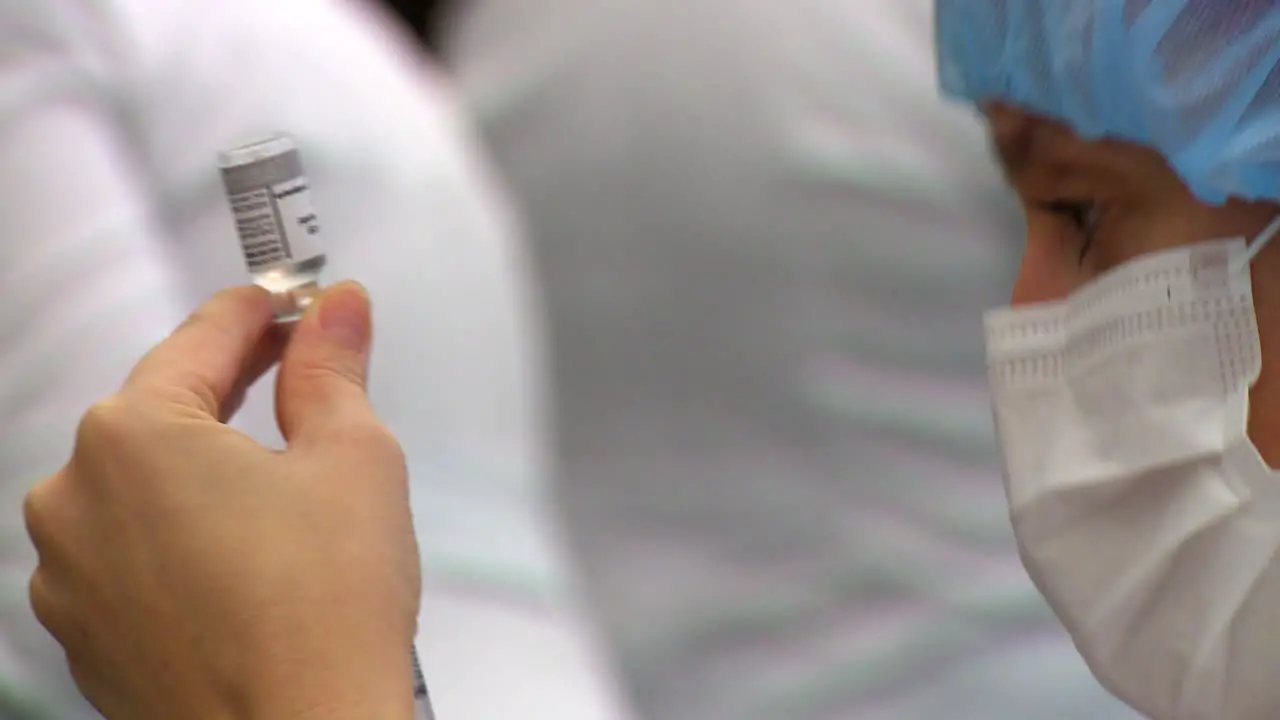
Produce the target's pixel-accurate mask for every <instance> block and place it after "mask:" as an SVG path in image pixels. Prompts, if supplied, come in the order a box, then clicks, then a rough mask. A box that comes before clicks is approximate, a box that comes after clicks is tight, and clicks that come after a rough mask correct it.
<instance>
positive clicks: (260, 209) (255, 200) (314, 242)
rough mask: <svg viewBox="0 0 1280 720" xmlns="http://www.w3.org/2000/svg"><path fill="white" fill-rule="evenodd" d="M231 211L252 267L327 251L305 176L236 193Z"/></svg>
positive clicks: (232, 198) (308, 257)
mask: <svg viewBox="0 0 1280 720" xmlns="http://www.w3.org/2000/svg"><path fill="white" fill-rule="evenodd" d="M231 211H232V213H233V214H234V215H235V221H236V234H238V235H239V236H240V244H241V246H242V247H243V249H244V259H245V263H246V264H248V266H249V269H250V270H259V269H262V268H266V267H269V266H271V265H276V264H278V263H281V262H286V261H301V260H308V259H310V258H313V257H316V256H317V255H320V254H322V253H323V250H322V249H321V247H320V243H319V235H320V222H319V219H318V218H317V217H316V213H315V210H314V209H313V208H312V206H311V195H310V189H309V188H308V186H307V182H306V180H304V179H302V178H298V179H295V180H291V181H289V182H286V183H282V184H279V185H271V186H267V187H265V188H262V189H260V190H252V191H250V192H246V193H239V194H236V195H232V196H231Z"/></svg>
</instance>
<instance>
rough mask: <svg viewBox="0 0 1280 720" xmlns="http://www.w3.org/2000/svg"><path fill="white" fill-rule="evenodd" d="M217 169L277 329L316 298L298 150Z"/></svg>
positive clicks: (282, 142) (416, 691)
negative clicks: (267, 293)
mask: <svg viewBox="0 0 1280 720" xmlns="http://www.w3.org/2000/svg"><path fill="white" fill-rule="evenodd" d="M218 165H219V168H220V169H221V171H222V184H223V187H224V188H225V189H226V193H227V201H228V202H229V203H230V205H231V212H232V215H233V216H234V217H235V224H236V234H237V235H239V237H240V246H241V249H242V250H243V251H244V261H245V265H246V266H247V267H248V268H249V275H250V276H251V277H252V279H253V282H254V284H256V285H258V286H259V287H262V288H264V289H266V290H267V291H269V292H270V293H271V297H272V302H273V304H274V308H275V315H276V322H278V323H289V322H294V321H296V320H298V319H299V318H301V317H302V314H303V313H304V312H305V311H306V309H307V307H308V306H309V305H311V303H312V301H314V300H315V297H316V295H318V294H319V293H320V271H321V270H323V269H324V266H325V254H324V248H323V247H322V246H321V244H320V222H319V219H318V218H317V217H316V213H315V210H314V208H312V206H311V191H310V187H311V186H310V184H309V183H308V182H307V177H306V174H305V173H304V172H303V170H302V158H301V156H300V154H299V153H298V147H297V145H296V144H295V143H294V141H293V139H292V138H290V137H289V136H288V135H283V134H278V135H273V136H270V137H268V138H266V139H264V140H262V141H260V142H255V143H252V144H250V145H244V146H242V147H238V148H235V149H232V150H228V151H226V152H222V153H219V155H218ZM410 661H411V663H412V665H413V698H414V706H415V708H416V710H417V717H418V720H435V713H434V712H433V711H432V709H431V698H430V697H429V696H428V694H427V683H426V680H425V678H423V675H422V666H421V665H420V664H419V662H418V651H417V650H416V649H414V650H413V651H412V652H411V658H410Z"/></svg>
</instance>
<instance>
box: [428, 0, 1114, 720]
mask: <svg viewBox="0 0 1280 720" xmlns="http://www.w3.org/2000/svg"><path fill="white" fill-rule="evenodd" d="M929 5H930V4H929V3H928V2H927V0H895V1H894V2H887V1H886V2H867V1H858V0H787V1H786V2H778V1H777V0H699V1H698V2H692V1H691V0H645V1H643V2H641V1H638V0H468V2H467V3H466V4H465V6H464V9H463V13H462V15H461V17H460V24H459V25H458V27H457V29H456V31H455V33H454V35H453V37H452V38H451V41H450V50H449V53H450V56H451V62H453V63H454V64H456V66H457V72H458V73H459V77H460V80H459V82H460V84H461V85H462V87H463V89H464V92H465V95H466V98H467V101H468V103H469V104H470V106H471V107H472V108H473V109H474V110H475V111H476V112H477V113H478V114H479V116H480V120H481V122H482V125H483V127H484V130H485V134H486V137H487V139H488V141H489V145H490V148H491V150H492V152H493V153H494V155H495V157H496V158H497V160H498V162H499V164H500V166H501V167H502V169H503V170H504V171H505V173H506V176H507V177H508V179H509V180H510V181H511V185H512V187H514V188H515V190H516V192H517V194H518V196H519V199H520V200H521V201H522V202H523V204H524V210H525V214H526V217H527V218H528V219H529V220H530V222H531V227H532V228H533V231H534V240H535V246H536V247H537V248H538V250H539V254H540V257H539V265H540V267H541V268H543V270H544V273H545V275H544V280H543V282H544V287H545V290H546V293H547V295H548V297H549V298H550V306H551V310H552V313H551V317H552V323H551V324H552V329H553V331H554V334H555V340H556V344H555V353H554V355H555V357H556V360H557V369H556V377H557V381H558V389H559V392H560V393H561V395H560V403H559V406H560V412H561V415H560V424H561V429H562V437H563V447H564V452H565V462H566V463H567V472H566V477H565V489H564V490H563V491H562V496H563V497H564V498H565V500H566V503H567V507H568V522H569V525H570V526H571V527H572V531H573V534H574V538H575V540H576V542H577V544H578V546H579V547H581V548H582V552H583V553H584V554H585V557H586V558H587V566H588V567H587V573H588V576H589V577H590V578H591V580H592V584H591V588H592V593H593V595H594V596H595V598H596V599H597V600H598V601H599V608H600V612H601V613H603V614H605V615H607V617H608V624H609V627H610V630H611V633H612V635H613V637H614V638H616V640H617V641H618V643H619V646H620V648H621V650H622V653H623V655H624V657H625V663H626V667H627V677H628V681H629V686H630V688H631V690H632V692H633V693H634V695H635V696H636V697H637V698H638V699H639V702H640V706H641V708H642V710H643V712H644V714H645V715H646V717H649V718H652V719H653V720H849V719H850V718H857V719H858V720H881V719H884V720H913V719H919V720H936V719H946V720H951V719H965V720H967V719H969V718H1037V719H1039V718H1045V719H1050V720H1053V719H1058V718H1061V719H1063V720H1077V719H1079V718H1088V719H1089V720H1115V719H1117V718H1131V717H1132V713H1131V712H1129V711H1127V710H1126V709H1124V708H1123V707H1121V706H1120V704H1119V703H1117V702H1116V701H1114V700H1113V699H1111V698H1110V697H1109V696H1108V695H1107V694H1106V693H1105V692H1104V691H1103V690H1102V689H1101V688H1099V687H1098V684H1097V682H1096V681H1095V680H1094V679H1093V678H1092V677H1091V676H1090V675H1089V673H1088V671H1087V670H1086V668H1085V666H1084V664H1083V663H1082V662H1081V660H1080V658H1079V655H1078V654H1077V653H1076V651H1075V650H1074V648H1073V647H1072V646H1071V644H1070V642H1069V641H1068V639H1067V636H1066V634H1065V633H1064V632H1063V631H1062V628H1061V627H1060V626H1059V624H1058V623H1057V621H1056V620H1055V619H1054V618H1053V616H1052V615H1051V613H1050V612H1049V611H1048V609H1047V608H1046V607H1045V605H1044V603H1043V601H1042V600H1041V599H1040V597H1039V596H1038V594H1037V593H1036V591H1035V589H1034V587H1033V586H1032V584H1031V583H1030V581H1029V580H1028V579H1027V577H1026V574H1025V572H1024V570H1023V568H1022V567H1021V565H1020V563H1019V562H1018V558H1017V556H1016V552H1015V545H1014V542H1013V537H1012V533H1011V531H1010V527H1009V519H1008V515H1007V509H1006V506H1005V499H1004V494H1003V491H1002V487H1001V482H1000V471H999V465H998V453H997V450H996V447H995V443H994V437H993V433H992V430H991V415H990V408H989V398H988V396H987V393H986V382H985V371H984V363H983V352H982V326H981V313H982V311H983V310H985V309H986V308H988V307H990V306H992V305H996V304H1000V303H1001V302H1003V301H1005V300H1006V299H1007V297H1008V289H1009V287H1010V284H1011V279H1012V276H1013V271H1014V267H1015V264H1016V260H1017V258H1018V255H1019V253H1020V238H1019V234H1020V232H1021V225H1020V218H1019V217H1018V213H1017V211H1016V207H1015V205H1014V203H1013V202H1012V198H1011V197H1010V196H1009V195H1008V193H1007V190H1005V189H1003V188H1002V184H1001V181H1000V178H999V176H998V173H997V172H996V170H995V168H994V167H993V164H992V162H991V161H990V159H989V156H988V151H987V147H986V142H985V139H984V137H983V134H982V130H981V128H980V127H979V125H978V123H977V122H976V121H975V119H974V118H973V117H972V116H971V115H969V114H968V113H966V112H965V111H963V110H959V109H955V108H950V107H947V106H944V105H943V104H942V103H941V102H940V101H939V100H938V97H937V90H936V80H935V77H934V67H935V63H934V59H933V49H932V28H931V21H930V7H929ZM467 8H470V9H469V10H468V9H467Z"/></svg>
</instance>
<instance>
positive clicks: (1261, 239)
mask: <svg viewBox="0 0 1280 720" xmlns="http://www.w3.org/2000/svg"><path fill="white" fill-rule="evenodd" d="M1277 233H1280V216H1277V217H1276V219H1275V220H1272V221H1271V224H1270V225H1268V226H1267V227H1266V229H1265V230H1263V231H1262V232H1261V233H1258V237H1257V238H1255V239H1254V241H1253V242H1252V243H1251V244H1250V245H1249V249H1248V250H1246V251H1245V253H1244V255H1243V256H1241V257H1240V260H1239V261H1238V262H1237V263H1236V267H1235V269H1236V270H1243V269H1245V268H1246V267H1248V266H1249V264H1250V263H1252V262H1253V259H1254V258H1256V257H1258V253H1260V252H1262V250H1263V249H1264V248H1266V247H1267V245H1269V244H1270V243H1271V241H1272V240H1273V239H1275V237H1276V234H1277Z"/></svg>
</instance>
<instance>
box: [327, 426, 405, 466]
mask: <svg viewBox="0 0 1280 720" xmlns="http://www.w3.org/2000/svg"><path fill="white" fill-rule="evenodd" d="M334 434H335V435H336V436H337V437H335V439H337V438H341V441H342V443H343V444H350V446H351V447H356V448H360V451H361V454H364V455H368V456H369V457H374V458H378V461H379V463H387V464H389V465H399V466H403V465H404V464H405V454H404V448H403V447H401V445H400V441H399V440H398V439H396V436H395V434H393V433H392V432H391V429H390V428H388V427H387V426H386V425H383V424H382V423H380V422H378V421H377V420H373V419H362V420H360V421H355V422H349V423H345V424H342V425H339V426H335V428H334Z"/></svg>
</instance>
